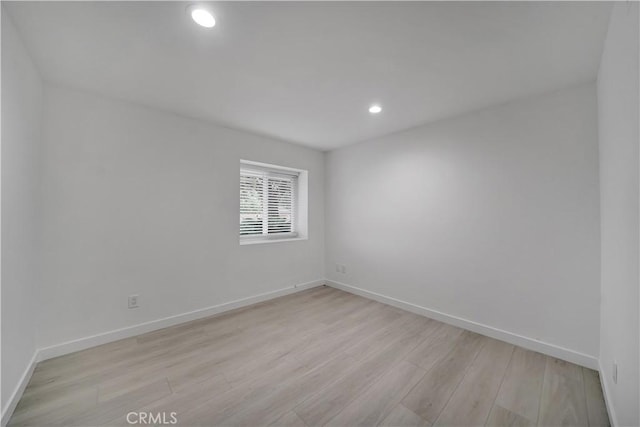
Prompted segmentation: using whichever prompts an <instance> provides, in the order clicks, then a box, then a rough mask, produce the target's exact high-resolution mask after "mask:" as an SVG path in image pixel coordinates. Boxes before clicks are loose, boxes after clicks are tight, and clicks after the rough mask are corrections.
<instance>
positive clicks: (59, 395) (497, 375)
mask: <svg viewBox="0 0 640 427" xmlns="http://www.w3.org/2000/svg"><path fill="white" fill-rule="evenodd" d="M130 411H138V412H139V411H146V412H151V413H154V414H157V413H162V412H166V414H167V415H166V421H171V418H170V415H169V414H170V412H177V415H176V418H177V420H178V424H179V425H189V426H191V425H202V426H263V425H265V426H266V425H275V426H303V427H304V426H321V425H329V426H376V425H381V426H429V425H450V426H471V425H518V426H528V425H543V426H556V425H576V426H587V425H590V426H603V425H608V418H607V413H606V409H605V406H604V402H603V398H602V392H601V389H600V381H599V379H598V374H597V373H596V372H594V371H592V370H589V369H585V368H582V367H579V366H576V365H573V364H571V363H567V362H563V361H560V360H557V359H554V358H551V357H547V356H544V355H542V354H539V353H535V352H531V351H528V350H525V349H523V348H519V347H515V346H513V345H510V344H507V343H504V342H501V341H496V340H494V339H491V338H487V337H483V336H481V335H478V334H475V333H472V332H468V331H465V330H462V329H459V328H456V327H453V326H449V325H446V324H444V323H440V322H437V321H434V320H430V319H427V318H424V317H421V316H418V315H415V314H412V313H408V312H405V311H402V310H399V309H396V308H393V307H390V306H387V305H384V304H380V303H378V302H375V301H371V300H368V299H365V298H361V297H359V296H355V295H351V294H349V293H345V292H342V291H339V290H336V289H332V288H328V287H320V288H314V289H311V290H308V291H304V292H300V293H297V294H293V295H288V296H286V297H282V298H278V299H275V300H271V301H268V302H264V303H260V304H257V305H254V306H250V307H246V308H242V309H238V310H235V311H232V312H228V313H226V314H223V315H220V316H216V317H211V318H207V319H203V320H198V321H194V322H190V323H186V324H182V325H179V326H175V327H171V328H167V329H163V330H160V331H156V332H152V333H148V334H145V335H140V336H138V337H135V338H130V339H126V340H122V341H118V342H114V343H110V344H106V345H103V346H100V347H95V348H92V349H88V350H84V351H81V352H78V353H74V354H69V355H66V356H62V357H59V358H56V359H51V360H47V361H45V362H42V363H40V364H38V366H37V367H36V369H35V372H34V374H33V377H32V379H31V382H30V383H29V386H28V387H27V389H26V391H25V393H24V395H23V397H22V400H21V401H20V403H19V404H18V407H17V409H16V411H15V413H14V415H13V417H12V419H11V421H10V425H16V426H17V425H33V426H35V425H73V426H80V425H82V426H84V425H92V426H94V425H128V424H127V420H126V418H125V417H126V414H127V413H129V412H130ZM136 420H137V418H136Z"/></svg>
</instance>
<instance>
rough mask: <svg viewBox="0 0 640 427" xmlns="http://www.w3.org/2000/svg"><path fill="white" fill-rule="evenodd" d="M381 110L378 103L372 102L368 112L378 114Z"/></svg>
mask: <svg viewBox="0 0 640 427" xmlns="http://www.w3.org/2000/svg"><path fill="white" fill-rule="evenodd" d="M381 111H382V107H381V106H380V105H378V104H373V105H372V106H370V107H369V112H370V113H371V114H378V113H380V112H381Z"/></svg>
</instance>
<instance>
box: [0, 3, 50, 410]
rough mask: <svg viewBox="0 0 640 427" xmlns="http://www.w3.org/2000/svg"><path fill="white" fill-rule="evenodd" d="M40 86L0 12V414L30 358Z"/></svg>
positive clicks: (36, 244)
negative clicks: (0, 278)
mask: <svg viewBox="0 0 640 427" xmlns="http://www.w3.org/2000/svg"><path fill="white" fill-rule="evenodd" d="M41 118H42V80H41V78H40V75H39V74H38V72H37V70H36V69H35V67H34V65H33V62H32V60H31V58H30V57H29V55H28V53H27V51H26V50H25V48H24V46H23V44H22V41H21V40H20V38H19V36H18V33H17V31H16V28H15V27H14V25H13V23H12V22H11V19H10V18H9V16H8V15H7V13H6V12H5V11H4V10H2V413H3V414H4V413H5V411H6V409H7V405H8V403H9V399H10V398H11V396H12V394H13V393H14V391H15V390H16V388H17V387H18V385H19V382H20V379H21V377H22V376H23V374H24V373H25V370H26V369H27V368H28V366H29V362H30V361H31V358H32V357H33V355H34V352H35V349H36V344H35V336H36V332H35V327H36V326H35V298H36V286H37V285H38V281H39V270H40V257H39V253H40V252H39V247H40V226H39V224H40V217H39V215H40V153H41V139H40V136H41V124H42V122H41Z"/></svg>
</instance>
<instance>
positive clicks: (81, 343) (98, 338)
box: [2, 280, 325, 427]
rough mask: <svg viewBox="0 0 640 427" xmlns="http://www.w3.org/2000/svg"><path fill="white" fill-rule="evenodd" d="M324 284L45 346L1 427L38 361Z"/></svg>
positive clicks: (11, 407) (4, 413)
mask: <svg viewBox="0 0 640 427" xmlns="http://www.w3.org/2000/svg"><path fill="white" fill-rule="evenodd" d="M324 284H325V281H324V280H314V281H312V282H307V283H300V284H298V285H294V286H291V287H288V288H282V289H278V290H276V291H271V292H265V293H263V294H258V295H254V296H251V297H247V298H242V299H239V300H235V301H230V302H227V303H223V304H218V305H214V306H211V307H207V308H203V309H200V310H194V311H190V312H188V313H183V314H178V315H175V316H169V317H165V318H163V319H158V320H152V321H150V322H145V323H140V324H137V325H133V326H128V327H126V328H122V329H116V330H112V331H108V332H103V333H101V334H96V335H92V336H88V337H84V338H80V339H77V340H72V341H67V342H64V343H61V344H56V345H53V346H50V347H44V348H41V349H38V350H36V351H35V352H34V354H33V358H32V359H31V361H30V362H29V366H28V368H27V369H26V370H25V372H24V374H23V375H22V377H21V378H20V382H19V383H18V385H17V387H16V389H15V390H14V392H13V394H12V395H11V398H10V399H9V402H8V404H7V406H6V408H3V410H2V427H4V426H5V425H6V424H7V423H8V422H9V418H11V415H12V414H13V411H14V410H15V408H16V406H17V405H18V402H19V401H20V398H21V397H22V393H23V392H24V389H25V388H26V387H27V384H29V380H30V379H31V375H32V374H33V370H34V369H35V366H36V364H37V363H38V362H41V361H43V360H47V359H51V358H53V357H58V356H63V355H65V354H69V353H73V352H76V351H80V350H85V349H87V348H90V347H95V346H97V345H101V344H106V343H109V342H113V341H118V340H121V339H124V338H130V337H134V336H136V335H140V334H144V333H147V332H152V331H155V330H158V329H163V328H167V327H169V326H174V325H177V324H180V323H185V322H189V321H191V320H197V319H202V318H204V317H209V316H213V315H216V314H220V313H223V312H226V311H230V310H234V309H236V308H241V307H246V306H248V305H252V304H257V303H259V302H262V301H267V300H270V299H274V298H278V297H281V296H285V295H289V294H292V293H295V292H300V291H304V290H306V289H311V288H315V287H317V286H322V285H324Z"/></svg>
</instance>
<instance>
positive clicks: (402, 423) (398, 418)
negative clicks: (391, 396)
mask: <svg viewBox="0 0 640 427" xmlns="http://www.w3.org/2000/svg"><path fill="white" fill-rule="evenodd" d="M378 426H380V427H428V426H429V423H428V422H427V420H425V419H423V418H420V417H419V416H418V415H417V414H416V413H415V412H413V411H411V410H409V409H407V407H406V406H404V405H402V404H401V403H399V404H397V405H396V406H395V407H394V408H393V409H392V410H391V412H389V415H387V416H386V418H385V419H384V420H382V421H381V422H380V423H379V424H378Z"/></svg>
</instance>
